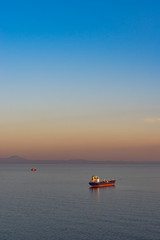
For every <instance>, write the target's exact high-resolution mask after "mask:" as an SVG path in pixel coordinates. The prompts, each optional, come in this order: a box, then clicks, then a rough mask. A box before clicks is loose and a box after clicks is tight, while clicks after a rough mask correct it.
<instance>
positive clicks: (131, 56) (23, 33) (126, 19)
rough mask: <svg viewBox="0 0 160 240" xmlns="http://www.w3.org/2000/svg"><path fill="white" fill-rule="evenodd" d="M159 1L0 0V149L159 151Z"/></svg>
mask: <svg viewBox="0 0 160 240" xmlns="http://www.w3.org/2000/svg"><path fill="white" fill-rule="evenodd" d="M159 10H160V2H159V1H157V0H156V1H155V0H152V1H147V0H146V1H141V0H139V1H136V0H134V1H123V0H121V1H118V0H115V1H108V0H102V1H95V0H92V1H91V0H87V1H84V0H80V1H79V0H78V1H71V0H68V1H64V0H63V1H62V0H60V1H54V0H52V1H51V0H46V1H36V0H32V1H31V0H28V1H20V0H19V1H17V0H14V1H11V0H6V1H1V2H0V157H8V156H10V155H15V154H16V155H20V156H22V157H26V158H29V159H75V158H76V159H77V158H78V159H79V158H83V159H88V160H113V161H114V160H147V161H153V160H160V67H159V64H160V14H159Z"/></svg>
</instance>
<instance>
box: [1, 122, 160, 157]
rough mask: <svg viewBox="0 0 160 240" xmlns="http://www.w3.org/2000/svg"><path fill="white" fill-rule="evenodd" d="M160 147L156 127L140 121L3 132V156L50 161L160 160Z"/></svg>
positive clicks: (43, 125) (35, 126)
mask: <svg viewBox="0 0 160 240" xmlns="http://www.w3.org/2000/svg"><path fill="white" fill-rule="evenodd" d="M157 146H160V136H159V132H157V126H154V124H150V123H148V122H145V121H142V120H141V119H140V120H139V121H138V120H136V121H134V122H133V121H132V120H130V119H128V120H126V119H125V120H121V121H120V120H119V121H115V120H114V121H111V120H110V121H109V120H106V121H103V122H102V121H100V120H99V119H96V120H94V121H91V119H90V122H89V121H86V122H85V121H81V122H80V121H77V122H76V121H74V122H73V121H71V122H70V121H68V122H67V121H66V122H65V121H62V122H58V121H55V122H54V124H53V123H52V124H51V122H38V123H37V124H35V123H25V122H20V123H19V124H14V125H12V124H8V125H7V126H6V128H3V129H2V130H1V139H0V154H1V156H3V157H4V156H6V157H7V156H9V155H13V154H16V155H20V156H23V157H26V158H29V159H48V160H54V159H55V160H56V159H57V160H59V159H62V160H63V159H64V160H67V159H75V158H76V159H77V158H78V159H79V158H82V159H86V160H137V159H141V160H159V153H160V151H159V150H158V147H157Z"/></svg>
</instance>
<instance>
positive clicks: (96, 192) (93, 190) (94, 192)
mask: <svg viewBox="0 0 160 240" xmlns="http://www.w3.org/2000/svg"><path fill="white" fill-rule="evenodd" d="M114 188H115V186H110V187H103V188H102V187H96V188H94V187H90V188H89V190H90V192H91V195H92V197H93V198H99V196H100V194H101V193H102V192H104V191H110V190H111V189H112V190H113V189H114Z"/></svg>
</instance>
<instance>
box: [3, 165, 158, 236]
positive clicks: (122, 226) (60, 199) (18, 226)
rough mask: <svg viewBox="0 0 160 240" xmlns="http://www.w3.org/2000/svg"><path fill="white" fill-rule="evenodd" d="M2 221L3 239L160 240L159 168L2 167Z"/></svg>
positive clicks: (83, 166) (90, 166) (123, 166)
mask: <svg viewBox="0 0 160 240" xmlns="http://www.w3.org/2000/svg"><path fill="white" fill-rule="evenodd" d="M31 167H36V168H37V172H30V168H31ZM93 174H95V175H99V176H100V178H101V179H104V178H116V179H117V184H116V186H115V187H108V188H100V189H90V188H89V185H88V182H89V180H90V178H91V176H92V175H93ZM0 218H1V220H0V239H2V240H32V239H33V240H42V239H47V240H49V239H55V240H56V239H57V240H61V239H63V240H69V239H73V240H82V239H83V240H85V239H86V240H90V239H92V240H103V239H107V240H110V239H112V240H125V239H128V240H132V239H134V240H151V239H154V240H160V227H159V226H160V164H130V165H129V164H128V165H127V164H125V165H124V164H122V165H108V164H37V165H36V166H35V165H34V166H33V165H32V166H31V165H26V164H21V165H20V164H15V165H11V164H8V165H4V164H1V165H0Z"/></svg>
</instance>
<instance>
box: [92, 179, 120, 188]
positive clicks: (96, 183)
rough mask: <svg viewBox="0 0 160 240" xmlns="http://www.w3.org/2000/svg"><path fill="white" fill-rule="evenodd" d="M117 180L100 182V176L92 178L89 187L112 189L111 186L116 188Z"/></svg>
mask: <svg viewBox="0 0 160 240" xmlns="http://www.w3.org/2000/svg"><path fill="white" fill-rule="evenodd" d="M115 182H116V180H114V179H112V180H106V179H104V180H103V181H100V180H99V177H98V176H92V180H91V181H90V182H89V185H90V186H91V187H110V186H115Z"/></svg>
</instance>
